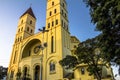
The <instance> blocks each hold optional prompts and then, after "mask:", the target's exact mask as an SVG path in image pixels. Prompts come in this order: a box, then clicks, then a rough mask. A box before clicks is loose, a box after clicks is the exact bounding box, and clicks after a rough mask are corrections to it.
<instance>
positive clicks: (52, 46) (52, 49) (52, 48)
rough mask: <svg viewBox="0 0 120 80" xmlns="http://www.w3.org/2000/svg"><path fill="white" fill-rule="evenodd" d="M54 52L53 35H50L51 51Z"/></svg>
mask: <svg viewBox="0 0 120 80" xmlns="http://www.w3.org/2000/svg"><path fill="white" fill-rule="evenodd" d="M53 52H54V37H53V36H52V37H51V53H53Z"/></svg>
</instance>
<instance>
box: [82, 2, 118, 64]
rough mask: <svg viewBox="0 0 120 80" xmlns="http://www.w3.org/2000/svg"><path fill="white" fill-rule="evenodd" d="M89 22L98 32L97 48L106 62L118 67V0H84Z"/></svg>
mask: <svg viewBox="0 0 120 80" xmlns="http://www.w3.org/2000/svg"><path fill="white" fill-rule="evenodd" d="M84 2H85V3H86V5H87V7H89V10H90V15H91V22H92V23H93V24H95V26H96V30H98V31H100V32H101V34H100V35H99V39H98V40H99V47H100V48H101V50H102V51H103V52H105V56H107V60H108V61H112V62H115V63H116V64H117V65H120V0H84Z"/></svg>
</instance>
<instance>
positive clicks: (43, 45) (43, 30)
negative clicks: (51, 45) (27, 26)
mask: <svg viewBox="0 0 120 80" xmlns="http://www.w3.org/2000/svg"><path fill="white" fill-rule="evenodd" d="M38 30H39V31H41V32H42V33H43V37H42V46H41V49H42V56H41V59H40V61H41V64H40V80H42V66H43V49H44V47H47V43H44V33H45V32H48V31H49V30H45V27H43V28H42V29H38Z"/></svg>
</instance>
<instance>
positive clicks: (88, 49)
mask: <svg viewBox="0 0 120 80" xmlns="http://www.w3.org/2000/svg"><path fill="white" fill-rule="evenodd" d="M97 43H98V41H97V38H93V39H88V40H86V41H84V42H82V43H80V44H79V46H78V48H77V49H76V51H75V55H74V56H70V55H68V56H66V57H65V58H64V59H63V60H61V61H60V64H61V65H62V66H63V67H64V68H66V69H73V70H75V69H76V68H78V67H79V66H80V64H81V63H84V64H86V65H88V69H87V70H88V72H89V74H90V75H94V76H95V77H96V78H97V80H101V78H102V67H103V66H107V65H106V63H107V61H106V60H105V57H104V54H103V52H101V49H100V48H99V47H98V45H97Z"/></svg>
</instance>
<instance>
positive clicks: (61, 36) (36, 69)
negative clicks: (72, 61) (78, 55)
mask: <svg viewBox="0 0 120 80" xmlns="http://www.w3.org/2000/svg"><path fill="white" fill-rule="evenodd" d="M46 10H47V11H46V26H45V27H43V28H42V29H39V31H40V32H39V33H35V24H36V17H35V15H34V13H33V11H32V8H31V7H30V8H29V9H28V10H27V11H26V12H25V13H23V15H21V16H20V18H19V22H18V26H17V31H16V36H15V41H14V45H13V50H12V54H11V59H10V64H9V67H8V73H7V80H19V78H23V80H67V74H68V72H67V71H65V70H64V69H63V68H62V66H60V64H59V61H60V60H62V59H63V58H64V57H65V56H66V55H71V51H73V50H74V48H76V47H77V45H78V44H79V43H80V42H79V40H78V39H77V38H76V37H75V36H71V35H70V32H69V21H68V11H67V3H66V1H65V0H47V9H46ZM80 71H81V69H80V70H79V69H78V70H76V71H75V72H74V74H72V78H73V80H94V77H93V76H89V75H88V72H87V71H86V73H85V75H84V74H82V75H81V73H80ZM110 71H111V70H110ZM110 75H112V73H111V74H110ZM81 76H82V77H81ZM106 80H112V79H106Z"/></svg>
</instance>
